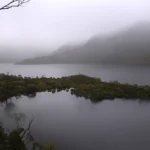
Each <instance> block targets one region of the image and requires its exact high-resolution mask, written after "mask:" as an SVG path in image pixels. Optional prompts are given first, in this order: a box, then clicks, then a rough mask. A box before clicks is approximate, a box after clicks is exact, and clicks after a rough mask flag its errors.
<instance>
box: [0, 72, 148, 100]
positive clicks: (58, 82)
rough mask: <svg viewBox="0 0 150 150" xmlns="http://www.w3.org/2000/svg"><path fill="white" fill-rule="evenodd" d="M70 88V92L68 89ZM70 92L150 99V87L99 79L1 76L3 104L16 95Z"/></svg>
mask: <svg viewBox="0 0 150 150" xmlns="http://www.w3.org/2000/svg"><path fill="white" fill-rule="evenodd" d="M69 89H71V90H69ZM62 90H66V91H70V92H71V94H74V95H76V96H77V97H81V96H82V97H85V98H88V99H90V100H92V101H99V100H103V99H114V98H127V99H128V98H132V99H137V98H140V99H150V86H148V85H146V86H138V85H130V84H120V83H119V82H102V81H101V80H100V79H99V78H92V77H88V76H85V75H81V74H79V75H74V76H68V77H62V78H46V77H41V78H38V77H36V78H31V77H22V76H20V75H19V76H15V75H9V74H7V75H5V74H0V101H7V99H10V98H11V97H13V96H16V97H18V96H21V95H27V96H29V97H34V96H36V93H37V92H44V91H49V92H52V93H55V92H56V91H57V92H59V91H62Z"/></svg>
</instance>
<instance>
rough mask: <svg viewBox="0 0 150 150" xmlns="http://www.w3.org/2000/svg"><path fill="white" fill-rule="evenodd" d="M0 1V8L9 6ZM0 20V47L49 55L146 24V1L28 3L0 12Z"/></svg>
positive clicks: (149, 10)
mask: <svg viewBox="0 0 150 150" xmlns="http://www.w3.org/2000/svg"><path fill="white" fill-rule="evenodd" d="M0 1H1V2H0V5H1V6H2V5H3V4H5V3H6V2H9V0H0ZM0 20H1V21H0V45H4V46H5V45H8V44H9V46H12V47H31V46H32V47H40V48H41V47H44V48H45V47H47V48H48V49H49V51H51V49H53V48H56V47H59V46H60V45H63V44H66V43H69V42H79V41H83V40H84V39H85V40H86V39H88V38H90V37H91V36H93V35H94V34H99V33H101V34H104V33H110V32H112V31H115V30H117V29H120V28H122V27H124V26H128V25H131V24H134V23H135V22H139V21H149V20H150V0H31V2H30V3H28V4H26V5H24V7H20V8H14V9H10V10H4V11H1V12H0ZM20 50H21V49H20ZM27 50H28V49H27Z"/></svg>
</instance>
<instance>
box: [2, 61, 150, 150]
mask: <svg viewBox="0 0 150 150" xmlns="http://www.w3.org/2000/svg"><path fill="white" fill-rule="evenodd" d="M0 68H1V69H0V72H1V73H6V72H9V73H10V74H21V75H23V76H42V75H45V76H53V77H61V76H66V75H72V74H79V73H81V74H86V75H89V76H94V77H100V78H101V79H102V80H104V81H110V80H118V81H119V82H123V83H124V82H128V83H137V84H150V80H149V74H150V68H149V67H142V66H130V67H129V66H111V65H39V66H38V65H29V66H25V65H22V66H21V65H13V64H1V65H0ZM15 112H22V113H25V114H26V116H27V118H29V119H30V118H31V117H32V116H34V117H35V119H34V122H33V125H32V134H33V135H34V137H35V139H36V140H38V141H41V142H50V143H53V144H54V146H55V147H56V149H57V150H109V149H114V150H141V149H143V150H149V149H150V103H149V101H140V100H122V99H115V100H103V101H101V102H99V103H92V102H91V101H90V100H85V99H84V98H76V97H75V96H73V95H71V94H70V93H67V92H65V91H62V92H59V93H55V94H52V93H48V92H45V93H37V95H36V97H33V98H28V97H25V96H23V97H22V98H20V99H17V100H16V99H15V98H13V99H12V101H11V102H9V103H8V104H7V105H6V104H1V106H0V116H1V119H2V121H3V122H4V124H5V125H7V126H8V127H10V126H11V125H12V120H11V119H10V118H11V116H12V114H13V113H15Z"/></svg>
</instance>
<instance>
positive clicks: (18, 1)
mask: <svg viewBox="0 0 150 150" xmlns="http://www.w3.org/2000/svg"><path fill="white" fill-rule="evenodd" d="M29 1H30V0H11V1H10V2H9V3H8V4H6V5H4V6H2V7H0V10H5V9H10V8H13V7H20V6H22V5H23V4H25V3H28V2H29Z"/></svg>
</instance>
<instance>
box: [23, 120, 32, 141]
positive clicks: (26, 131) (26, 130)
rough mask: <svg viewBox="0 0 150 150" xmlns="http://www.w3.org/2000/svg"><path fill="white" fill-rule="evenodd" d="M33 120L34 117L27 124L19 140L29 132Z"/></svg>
mask: <svg viewBox="0 0 150 150" xmlns="http://www.w3.org/2000/svg"><path fill="white" fill-rule="evenodd" d="M33 120H34V117H33V118H32V119H31V121H30V122H29V124H28V127H27V129H25V130H24V132H23V133H22V136H21V139H23V138H24V137H25V135H26V134H27V133H28V132H30V128H31V124H32V122H33Z"/></svg>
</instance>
